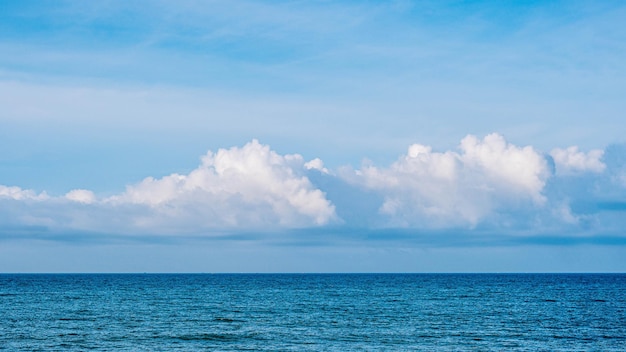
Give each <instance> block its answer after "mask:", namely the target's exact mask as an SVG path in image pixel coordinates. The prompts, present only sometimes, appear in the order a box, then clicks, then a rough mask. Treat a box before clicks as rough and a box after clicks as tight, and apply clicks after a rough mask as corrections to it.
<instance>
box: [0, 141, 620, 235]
mask: <svg viewBox="0 0 626 352" xmlns="http://www.w3.org/2000/svg"><path fill="white" fill-rule="evenodd" d="M624 180H626V148H624V147H622V146H619V145H614V146H611V147H609V148H607V149H606V150H590V151H580V150H579V149H578V148H577V147H576V146H573V147H568V148H555V149H553V150H552V151H550V153H543V152H541V151H539V150H537V149H536V148H534V147H532V146H518V145H514V144H512V143H510V142H507V141H506V140H505V138H504V137H503V136H501V135H500V134H497V133H493V134H489V135H487V136H485V137H483V138H479V137H476V136H473V135H468V136H467V137H465V138H463V139H462V140H461V142H460V143H459V145H458V147H457V148H456V149H455V150H448V151H434V150H433V149H432V148H431V147H430V146H427V145H422V144H412V145H410V146H409V147H408V149H407V151H406V153H405V154H403V155H401V156H400V157H399V158H398V159H397V160H396V161H395V162H393V163H391V164H390V165H387V166H377V165H374V164H372V163H371V162H367V161H365V162H364V163H363V164H362V165H361V166H360V167H359V168H356V169H355V168H353V167H351V166H344V167H341V168H338V169H337V170H329V169H328V168H326V167H325V166H324V163H323V161H322V160H320V159H318V158H316V159H312V160H309V161H306V160H305V159H304V158H303V157H302V156H301V155H298V154H286V155H281V154H279V153H277V152H276V151H273V150H272V149H271V148H270V146H268V145H264V144H261V143H259V142H258V141H257V140H252V141H251V142H249V143H247V144H245V145H244V146H241V147H232V148H230V149H219V150H217V151H216V152H212V151H209V152H208V153H207V154H206V155H204V156H203V157H202V158H201V163H200V165H199V166H198V167H197V168H195V169H194V170H192V171H191V172H189V173H187V174H179V173H173V174H170V175H168V176H164V177H161V178H154V177H146V178H145V179H144V180H142V181H141V182H138V183H136V184H131V185H128V186H127V187H126V189H125V191H123V192H120V193H118V194H114V195H112V196H111V195H110V196H98V195H96V194H94V192H92V191H90V190H86V189H74V190H71V191H69V192H67V193H66V194H64V195H61V196H51V195H48V194H47V193H46V192H36V191H34V190H26V189H22V188H20V187H18V186H11V187H9V186H0V209H2V210H3V211H2V213H3V214H4V216H3V217H2V218H0V226H2V227H3V228H4V229H5V232H6V231H9V230H6V229H26V228H37V229H40V230H41V229H46V230H54V231H93V232H107V233H112V234H146V233H150V234H159V235H180V234H189V233H192V234H196V235H207V236H211V235H214V234H224V233H236V232H241V231H244V232H245V231H247V232H250V231H253V232H267V231H274V232H275V231H279V232H280V231H282V230H288V229H292V230H293V229H301V230H303V229H318V230H317V231H318V233H321V232H324V231H327V230H328V231H330V229H333V230H332V231H331V232H333V231H335V232H336V233H347V232H346V231H348V232H349V231H350V229H355V231H356V229H359V228H360V229H362V230H367V231H370V230H376V229H391V228H396V229H404V230H403V231H405V230H409V231H412V230H414V231H418V232H420V231H421V232H423V231H427V232H428V231H434V232H435V233H437V232H441V231H447V230H454V231H460V232H461V233H468V234H469V233H472V232H474V231H484V230H485V229H488V230H489V231H491V233H500V234H501V235H502V236H506V235H507V234H509V235H510V234H516V233H520V232H523V233H525V234H528V233H536V234H544V233H550V234H552V235H554V233H557V232H559V231H561V232H567V233H568V234H576V233H578V234H586V235H590V234H591V235H593V234H602V235H620V236H621V235H623V233H621V232H620V231H621V230H620V229H623V227H624V226H625V225H626V220H625V219H626V217H625V216H623V215H624V212H625V211H626V182H625V181H624ZM364 226H365V227H364ZM325 229H326V230H325ZM337 229H343V230H341V231H337ZM304 233H306V231H305V232H304ZM329 233H330V232H329ZM403 233H404V232H403ZM403 236H404V235H403ZM326 237H328V236H326Z"/></svg>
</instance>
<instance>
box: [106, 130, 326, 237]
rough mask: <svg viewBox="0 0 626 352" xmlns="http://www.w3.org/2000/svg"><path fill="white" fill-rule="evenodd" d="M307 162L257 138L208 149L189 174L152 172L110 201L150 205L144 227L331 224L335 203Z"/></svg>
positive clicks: (141, 224) (140, 223) (143, 222)
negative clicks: (316, 182) (317, 183)
mask: <svg viewBox="0 0 626 352" xmlns="http://www.w3.org/2000/svg"><path fill="white" fill-rule="evenodd" d="M317 164H318V163H317V162H313V164H310V163H309V166H310V165H317ZM305 165H306V164H305V162H304V160H303V158H302V157H301V156H300V155H297V154H294V155H279V154H277V153H276V152H274V151H272V150H270V148H269V146H266V145H262V144H260V143H259V142H258V141H256V140H253V141H252V142H250V143H248V144H246V145H245V146H243V147H241V148H238V147H233V148H230V149H219V150H218V151H217V152H216V153H213V152H208V153H207V154H206V155H205V156H204V157H203V158H202V164H201V165H200V166H199V167H198V168H197V169H195V170H193V171H192V172H190V173H189V174H187V175H180V174H171V175H169V176H165V177H163V178H161V179H154V178H152V177H148V178H146V179H144V180H143V181H142V182H140V183H138V184H136V185H132V186H128V187H127V189H126V192H125V193H123V194H122V195H119V196H115V197H111V198H109V199H108V200H107V202H109V203H113V204H121V203H131V204H139V205H146V206H149V207H150V208H151V209H153V211H154V212H155V213H156V214H155V216H154V217H153V218H144V219H143V221H141V222H138V224H139V225H140V226H142V227H143V226H154V225H156V224H159V223H162V222H168V223H169V222H171V221H172V220H176V221H181V220H184V221H185V222H189V223H190V224H192V225H193V226H199V227H203V228H204V227H251V226H270V227H271V226H285V227H299V226H311V225H324V224H327V223H329V222H330V221H331V220H333V219H334V218H335V209H334V206H333V205H332V204H331V203H330V202H329V201H328V200H327V199H326V197H325V195H324V193H323V192H322V191H320V190H319V189H316V188H314V187H313V185H312V184H311V182H310V181H309V179H308V178H306V177H305V176H304V175H303V171H304V170H305V168H306V166H305Z"/></svg>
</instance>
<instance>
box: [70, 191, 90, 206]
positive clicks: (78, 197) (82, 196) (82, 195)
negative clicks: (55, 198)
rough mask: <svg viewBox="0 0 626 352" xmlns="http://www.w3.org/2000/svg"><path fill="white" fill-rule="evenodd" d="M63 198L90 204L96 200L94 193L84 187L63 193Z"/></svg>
mask: <svg viewBox="0 0 626 352" xmlns="http://www.w3.org/2000/svg"><path fill="white" fill-rule="evenodd" d="M65 198H67V199H69V200H71V201H74V202H78V203H83V204H91V203H94V202H95V201H96V196H95V195H94V193H93V192H92V191H89V190H86V189H74V190H71V191H69V192H67V194H65Z"/></svg>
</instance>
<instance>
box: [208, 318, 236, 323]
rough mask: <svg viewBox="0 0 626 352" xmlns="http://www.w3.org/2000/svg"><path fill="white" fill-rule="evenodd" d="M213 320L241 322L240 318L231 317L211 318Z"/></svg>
mask: <svg viewBox="0 0 626 352" xmlns="http://www.w3.org/2000/svg"><path fill="white" fill-rule="evenodd" d="M213 321H219V322H223V323H235V322H241V321H242V320H238V319H232V318H223V317H216V318H214V319H213Z"/></svg>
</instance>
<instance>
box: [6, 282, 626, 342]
mask: <svg viewBox="0 0 626 352" xmlns="http://www.w3.org/2000/svg"><path fill="white" fill-rule="evenodd" d="M0 349H2V350H10V351H54V350H63V351H84V350H102V351H104V350H106V351H113V350H115V351H120V350H127V351H131V350H132V351H171V350H185V351H188V350H221V351H241V350H265V351H284V350H298V351H300V350H311V351H317V350H324V351H329V350H335V351H347V350H385V351H387V350H400V351H403V350H424V351H435V350H436V351H469V350H483V351H490V350H493V351H500V350H518V351H541V350H543V351H556V350H562V351H578V350H580V351H589V350H596V351H624V350H626V275H625V274H581V275H578V274H503V275H500V274H432V275H431V274H345V275H344V274H330V275H323V274H321V275H318V274H303V275H299V274H284V275H283V274H276V275H274V274H250V275H248V274H234V275H230V274H216V275H213V274H206V275H205V274H198V275H187V274H173V275H167V274H164V275H161V274H110V275H109V274H103V275H92V274H76V275H65V274H53V275H21V274H6V275H0Z"/></svg>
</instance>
